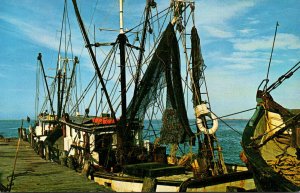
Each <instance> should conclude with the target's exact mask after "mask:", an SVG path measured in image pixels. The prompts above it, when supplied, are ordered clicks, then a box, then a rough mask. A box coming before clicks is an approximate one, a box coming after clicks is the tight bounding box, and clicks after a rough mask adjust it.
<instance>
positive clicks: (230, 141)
mask: <svg viewBox="0 0 300 193" xmlns="http://www.w3.org/2000/svg"><path fill="white" fill-rule="evenodd" d="M193 122H194V121H192V120H191V124H192V123H193ZM225 122H226V123H227V124H228V125H230V126H231V127H232V128H234V129H235V130H236V131H237V132H236V131H233V130H232V129H231V128H229V127H228V126H226V125H225V124H224V123H223V122H221V121H219V129H218V131H217V134H216V135H217V138H218V140H219V143H220V145H221V147H222V148H223V155H224V159H225V162H228V163H238V164H243V163H242V162H241V160H240V158H239V154H240V152H241V151H242V147H241V145H240V142H241V139H242V136H241V135H242V133H243V130H244V128H245V126H246V124H247V120H225ZM21 124H22V121H21V120H0V135H2V136H4V137H18V128H19V127H20V126H21ZM29 124H33V121H31V122H30V123H28V122H27V121H26V120H24V122H23V127H25V128H28V126H29ZM145 125H147V121H145ZM160 125H161V122H160V121H158V122H154V123H153V127H155V128H159V127H160ZM157 133H159V132H157ZM182 148H183V149H184V147H182ZM187 151H188V149H187Z"/></svg>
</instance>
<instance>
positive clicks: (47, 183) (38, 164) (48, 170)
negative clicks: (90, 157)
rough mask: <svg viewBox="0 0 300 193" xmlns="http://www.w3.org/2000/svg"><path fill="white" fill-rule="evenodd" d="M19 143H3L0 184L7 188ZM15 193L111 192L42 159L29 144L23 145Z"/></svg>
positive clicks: (66, 168)
mask: <svg viewBox="0 0 300 193" xmlns="http://www.w3.org/2000/svg"><path fill="white" fill-rule="evenodd" d="M17 142H18V140H17V139H13V140H5V139H0V182H1V183H2V184H3V185H5V186H6V185H7V184H8V183H9V181H8V180H7V177H8V176H10V175H11V174H12V170H13V166H14V160H15V155H16V150H17ZM13 183H14V185H13V186H12V188H11V191H12V192H98V191H103V192H109V191H111V189H109V188H106V187H104V186H100V185H99V184H97V183H96V182H94V181H91V180H88V179H87V178H86V177H85V176H84V175H81V174H80V173H78V172H76V171H74V170H71V169H70V168H68V167H65V166H62V165H59V164H57V163H53V162H51V161H46V160H44V159H42V158H40V157H39V156H38V155H37V154H36V153H35V152H34V150H33V149H32V148H31V147H30V144H29V143H28V142H25V141H22V140H21V142H20V148H19V152H18V157H17V162H16V168H15V180H14V181H13Z"/></svg>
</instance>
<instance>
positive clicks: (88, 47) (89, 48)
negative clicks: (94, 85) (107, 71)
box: [72, 0, 117, 123]
mask: <svg viewBox="0 0 300 193" xmlns="http://www.w3.org/2000/svg"><path fill="white" fill-rule="evenodd" d="M72 2H73V6H74V10H75V14H76V17H77V21H78V24H79V27H80V30H81V33H82V36H83V38H84V41H85V44H86V48H87V49H88V52H89V54H90V57H91V59H92V63H93V66H94V68H95V70H96V73H97V75H98V78H99V80H100V83H101V86H102V88H103V91H104V94H105V97H106V99H107V103H108V105H109V108H110V111H111V114H112V117H113V119H114V121H115V122H116V123H117V119H116V115H115V111H114V109H113V106H112V103H111V101H110V98H109V95H108V92H107V89H106V86H105V83H104V80H103V78H102V74H101V72H100V69H99V66H98V63H97V60H96V57H95V54H94V52H93V49H92V45H91V43H90V40H89V38H88V35H87V32H86V30H85V27H84V25H83V21H82V19H81V16H80V13H79V9H78V6H77V2H76V0H72Z"/></svg>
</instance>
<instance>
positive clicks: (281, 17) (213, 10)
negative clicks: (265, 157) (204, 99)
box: [0, 0, 300, 119]
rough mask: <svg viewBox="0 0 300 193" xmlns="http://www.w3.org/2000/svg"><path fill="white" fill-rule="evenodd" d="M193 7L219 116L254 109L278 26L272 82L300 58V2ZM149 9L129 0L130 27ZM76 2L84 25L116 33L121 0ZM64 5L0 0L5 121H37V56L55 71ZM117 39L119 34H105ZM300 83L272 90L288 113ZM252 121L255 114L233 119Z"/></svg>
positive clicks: (1, 112) (232, 0)
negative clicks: (110, 29)
mask: <svg viewBox="0 0 300 193" xmlns="http://www.w3.org/2000/svg"><path fill="white" fill-rule="evenodd" d="M97 2H98V3H97ZM156 2H157V4H158V5H161V4H164V5H168V3H169V1H167V0H164V1H158V0H157V1H156ZM195 2H196V26H197V27H198V31H199V34H200V38H201V46H202V54H203V57H204V60H205V64H206V65H207V70H206V80H207V84H208V90H209V94H210V101H211V103H212V108H213V110H214V112H215V113H216V114H217V115H219V116H222V115H227V114H230V113H234V112H237V111H242V110H245V109H249V108H253V107H255V95H256V89H257V87H258V85H259V83H260V82H261V81H262V80H263V79H264V78H265V77H266V71H267V64H268V62H269V57H270V52H271V47H272V41H273V36H274V30H275V25H276V22H277V21H278V22H279V25H280V26H279V27H278V33H277V39H276V43H275V49H274V53H273V59H272V66H271V70H270V82H273V81H274V80H275V79H276V78H277V77H278V76H279V75H281V74H283V73H284V72H286V71H287V70H288V69H289V68H290V67H292V66H293V65H294V64H295V63H297V62H298V61H299V60H300V20H299V18H300V2H299V1H297V0H287V1H281V0H257V1H256V0H247V1H246V0H241V1H238V0H229V1H222V0H219V1H218V0H196V1H195ZM68 3H69V12H70V13H69V14H70V15H69V16H70V22H71V25H72V36H73V39H75V41H73V49H74V52H75V53H76V54H77V55H79V56H80V58H81V65H82V69H83V70H85V71H86V73H87V72H92V71H93V67H92V65H91V63H90V62H89V61H90V60H89V57H88V55H87V54H86V52H85V51H83V50H84V49H83V46H82V45H83V40H82V36H81V34H80V31H79V28H78V26H77V21H76V19H75V17H74V11H73V7H72V4H71V1H68ZM144 3H145V1H144V0H142V1H141V0H125V4H124V10H125V16H124V17H125V24H124V25H125V28H131V27H133V26H135V25H136V24H137V23H138V22H139V21H140V15H141V14H142V11H143V7H144ZM78 4H79V8H80V10H81V11H82V14H83V15H82V17H83V18H84V20H85V21H90V20H91V18H92V15H94V17H93V19H94V21H95V25H96V27H105V28H113V29H117V28H118V25H119V23H118V7H117V6H118V1H117V0H112V1H108V0H106V1H104V0H98V1H97V0H84V1H82V0H81V1H79V2H78ZM96 4H97V7H96V9H94V8H93V7H94V6H95V5H96ZM63 5H64V1H63V0H51V1H46V0H22V1H20V0H1V1H0V38H1V44H0V49H1V52H0V57H1V60H0V69H1V70H0V90H1V94H0V119H21V118H24V117H26V116H27V115H29V116H31V117H33V116H34V103H35V76H36V62H37V60H36V57H37V54H38V53H39V52H41V53H42V54H43V61H44V64H45V66H46V68H47V69H50V68H54V67H55V59H56V57H57V49H58V40H59V30H60V26H61V18H62V13H63ZM162 7H165V6H162ZM113 35H114V36H116V35H117V34H113V33H111V34H107V35H106V36H107V37H108V38H111V37H112V36H113ZM105 38H106V37H105ZM111 39H112V41H113V40H114V39H113V38H111ZM299 83H300V72H298V73H296V74H295V75H294V77H292V78H291V80H287V81H286V82H285V83H283V85H282V86H280V87H279V88H278V89H277V90H275V91H274V92H273V95H274V98H275V99H276V100H277V101H278V102H280V103H282V104H283V105H284V106H286V107H288V108H300V104H299V102H298V101H299V98H300V92H299V86H300V85H299ZM250 116H251V112H249V113H245V114H240V115H237V116H235V118H249V117H250Z"/></svg>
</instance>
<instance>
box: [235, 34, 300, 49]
mask: <svg viewBox="0 0 300 193" xmlns="http://www.w3.org/2000/svg"><path fill="white" fill-rule="evenodd" d="M232 42H233V44H234V45H233V47H234V48H235V49H236V50H241V51H255V50H270V49H271V48H272V42H273V37H272V36H268V37H261V38H256V39H237V40H232ZM275 48H276V49H299V48H300V38H299V37H298V36H295V35H293V34H287V33H279V34H277V38H276V41H275Z"/></svg>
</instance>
